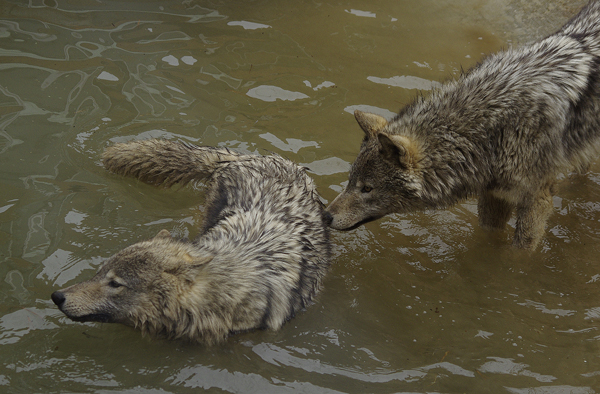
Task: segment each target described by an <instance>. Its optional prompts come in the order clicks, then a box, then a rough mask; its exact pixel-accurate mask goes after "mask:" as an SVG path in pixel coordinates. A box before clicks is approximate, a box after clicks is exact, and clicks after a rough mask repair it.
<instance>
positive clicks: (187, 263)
mask: <svg viewBox="0 0 600 394" xmlns="http://www.w3.org/2000/svg"><path fill="white" fill-rule="evenodd" d="M214 257H215V256H212V255H206V256H202V257H199V258H196V259H194V258H193V257H192V256H190V255H189V254H188V253H186V254H184V255H183V262H182V261H177V262H176V263H175V266H174V267H169V268H166V269H165V273H166V274H170V275H175V276H177V277H180V278H182V279H186V280H189V279H190V278H195V277H196V276H197V275H198V274H199V269H200V268H202V267H203V266H204V265H205V264H207V263H209V262H210V261H211V260H212V259H213V258H214Z"/></svg>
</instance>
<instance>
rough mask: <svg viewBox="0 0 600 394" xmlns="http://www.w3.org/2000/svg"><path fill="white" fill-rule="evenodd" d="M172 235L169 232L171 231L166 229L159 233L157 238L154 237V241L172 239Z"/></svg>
mask: <svg viewBox="0 0 600 394" xmlns="http://www.w3.org/2000/svg"><path fill="white" fill-rule="evenodd" d="M171 238H172V237H171V233H170V232H169V230H166V229H164V228H163V229H162V230H160V231H159V232H158V234H156V236H155V237H154V239H171Z"/></svg>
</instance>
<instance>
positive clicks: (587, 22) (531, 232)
mask: <svg viewBox="0 0 600 394" xmlns="http://www.w3.org/2000/svg"><path fill="white" fill-rule="evenodd" d="M355 117H356V120H357V122H358V124H359V126H360V127H361V128H362V130H363V131H364V133H365V137H364V140H363V142H362V144H361V147H360V152H359V154H358V156H357V158H356V160H355V161H354V163H353V164H352V165H351V168H350V173H349V180H348V183H347V185H346V187H345V189H344V190H343V191H342V193H340V194H339V195H338V196H337V197H336V198H335V199H334V200H333V201H332V202H331V204H330V205H329V206H328V207H327V209H326V216H327V218H328V221H329V222H330V225H331V227H332V228H334V229H338V230H350V229H353V228H356V227H358V226H360V225H362V224H363V223H366V222H369V221H372V220H375V219H378V218H381V217H383V216H384V215H387V214H390V213H394V212H397V213H402V212H410V211H416V210H426V209H445V208H448V207H450V206H452V205H453V204H456V203H457V202H459V201H461V200H464V199H466V198H469V197H475V196H476V197H478V204H477V209H478V216H479V222H480V225H482V226H483V227H485V228H491V229H502V228H504V227H505V225H506V223H507V221H508V220H509V219H510V217H511V215H512V213H513V212H514V213H515V216H516V225H515V232H514V237H513V242H512V243H513V245H514V246H516V247H518V248H525V249H534V248H535V247H536V246H537V245H538V244H539V242H540V240H541V239H542V237H543V234H544V231H545V225H546V222H547V219H548V217H549V215H550V214H551V212H552V209H553V206H552V196H553V194H554V193H555V191H556V182H557V176H558V175H559V174H561V173H565V172H568V171H572V170H574V171H579V172H583V171H585V170H586V169H587V168H589V165H590V163H591V161H592V160H593V159H594V158H595V157H596V156H597V154H598V151H599V150H600V2H598V1H592V2H590V3H588V4H587V5H586V6H585V7H584V8H583V9H582V10H581V11H580V12H579V13H578V14H577V15H576V16H574V17H573V18H572V19H571V20H570V21H569V22H568V23H566V24H565V25H564V26H563V27H562V28H561V29H560V30H558V31H557V32H556V33H554V34H552V35H550V36H548V37H546V38H544V39H542V40H540V41H538V42H535V43H533V44H530V45H527V46H524V47H521V48H518V49H512V48H511V49H508V50H505V51H503V52H499V53H496V54H492V55H490V56H488V57H486V58H485V59H483V60H482V61H481V62H480V63H479V64H478V65H476V66H474V67H473V68H472V69H471V70H469V71H468V72H464V73H461V75H460V77H459V78H458V79H456V80H452V81H448V82H446V83H444V84H442V85H441V86H440V87H439V88H436V89H434V90H433V91H432V92H431V94H430V95H429V96H427V97H424V96H420V97H417V98H416V99H415V100H414V101H413V102H412V103H410V104H409V105H407V106H405V107H404V108H403V109H402V110H400V112H399V113H398V114H397V115H395V116H394V117H393V118H392V119H391V120H390V121H389V122H388V121H387V120H386V119H384V118H382V117H380V116H378V115H375V114H370V113H366V112H361V111H356V112H355Z"/></svg>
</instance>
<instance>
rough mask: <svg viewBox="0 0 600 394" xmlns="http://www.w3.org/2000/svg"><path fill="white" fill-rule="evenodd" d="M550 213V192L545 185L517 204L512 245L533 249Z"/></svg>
mask: <svg viewBox="0 0 600 394" xmlns="http://www.w3.org/2000/svg"><path fill="white" fill-rule="evenodd" d="M551 213H552V193H551V188H550V187H547V188H544V189H542V190H540V191H539V193H538V194H537V195H536V196H534V197H533V198H531V199H527V200H524V201H522V202H521V203H520V204H519V205H518V206H517V224H516V229H515V236H514V238H513V246H516V247H518V248H523V249H534V248H535V247H536V246H537V244H538V243H539V242H540V240H541V239H542V237H543V235H544V231H545V227H546V221H547V220H548V217H549V216H550V214H551Z"/></svg>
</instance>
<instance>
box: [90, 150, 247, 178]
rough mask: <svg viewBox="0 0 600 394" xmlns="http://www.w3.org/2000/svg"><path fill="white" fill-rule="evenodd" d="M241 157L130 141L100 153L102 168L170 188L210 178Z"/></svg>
mask: <svg viewBox="0 0 600 394" xmlns="http://www.w3.org/2000/svg"><path fill="white" fill-rule="evenodd" d="M240 157H241V155H240V154H239V153H236V152H233V151H231V150H229V149H227V148H213V147H204V146H194V145H187V144H184V143H179V142H172V141H167V140H157V139H153V140H145V141H132V142H127V143H121V144H115V145H112V146H110V147H108V148H106V150H105V151H104V153H103V154H102V162H103V163H104V167H105V168H106V169H107V170H109V171H111V172H113V173H115V174H118V175H126V176H133V177H135V178H137V179H139V180H140V181H142V182H145V183H149V184H152V185H156V186H164V187H171V186H173V185H174V184H176V183H179V184H181V185H186V184H187V183H189V182H190V181H192V180H200V179H204V178H207V177H208V176H210V175H211V174H212V173H213V172H214V171H215V170H216V169H217V168H218V167H219V166H220V165H222V164H223V163H224V162H229V161H235V160H239V159H240Z"/></svg>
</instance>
